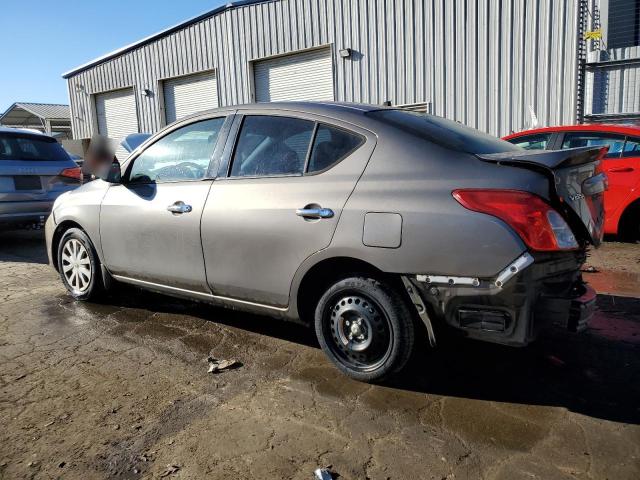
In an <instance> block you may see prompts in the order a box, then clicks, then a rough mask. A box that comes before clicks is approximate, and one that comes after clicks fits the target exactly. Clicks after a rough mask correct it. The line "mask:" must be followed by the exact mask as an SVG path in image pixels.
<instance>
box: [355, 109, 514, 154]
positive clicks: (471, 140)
mask: <svg viewBox="0 0 640 480" xmlns="http://www.w3.org/2000/svg"><path fill="white" fill-rule="evenodd" d="M367 115H369V116H370V117H373V118H375V119H377V120H379V121H381V122H382V123H385V124H387V125H390V126H392V127H395V128H397V129H399V130H402V131H404V132H407V133H410V134H412V135H415V136H417V137H420V138H422V139H424V140H428V141H430V142H432V143H435V144H436V145H440V146H441V147H444V148H448V149H450V150H456V151H459V152H466V153H499V152H509V151H519V150H521V149H520V148H519V147H516V146H515V145H512V144H510V143H509V142H505V141H504V140H501V139H499V138H496V137H492V136H491V135H488V134H486V133H482V132H479V131H478V130H475V129H473V128H469V127H466V126H464V125H462V124H460V123H458V122H454V121H452V120H447V119H444V118H441V117H436V116H434V115H425V114H422V113H417V112H407V111H403V110H374V111H372V112H368V113H367Z"/></svg>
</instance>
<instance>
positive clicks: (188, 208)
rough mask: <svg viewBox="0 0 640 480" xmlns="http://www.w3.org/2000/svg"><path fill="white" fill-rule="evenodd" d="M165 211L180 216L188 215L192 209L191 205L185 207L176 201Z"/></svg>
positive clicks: (182, 203) (181, 202)
mask: <svg viewBox="0 0 640 480" xmlns="http://www.w3.org/2000/svg"><path fill="white" fill-rule="evenodd" d="M167 210H169V211H170V212H171V213H178V214H180V213H189V212H190V211H191V210H193V208H191V205H187V204H186V203H184V202H183V201H181V200H178V201H177V202H176V203H174V204H173V205H169V206H168V207H167Z"/></svg>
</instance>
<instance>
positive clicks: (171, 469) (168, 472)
mask: <svg viewBox="0 0 640 480" xmlns="http://www.w3.org/2000/svg"><path fill="white" fill-rule="evenodd" d="M178 470H180V465H171V464H169V465H167V468H166V469H165V471H164V472H162V473H161V474H160V478H164V477H168V476H169V475H173V474H174V473H177V472H178Z"/></svg>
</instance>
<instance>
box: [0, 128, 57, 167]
mask: <svg viewBox="0 0 640 480" xmlns="http://www.w3.org/2000/svg"><path fill="white" fill-rule="evenodd" d="M1 160H35V161H40V160H47V161H54V162H55V161H66V160H69V154H68V153H67V152H65V150H64V148H62V145H60V144H59V143H58V142H56V141H55V140H54V139H53V138H50V137H37V136H35V135H28V134H24V135H22V134H16V133H8V134H7V133H0V161H1Z"/></svg>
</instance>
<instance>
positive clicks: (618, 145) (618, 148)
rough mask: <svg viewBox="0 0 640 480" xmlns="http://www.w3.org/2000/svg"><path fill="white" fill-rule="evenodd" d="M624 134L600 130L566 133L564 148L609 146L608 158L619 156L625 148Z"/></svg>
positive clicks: (563, 142)
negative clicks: (600, 131)
mask: <svg viewBox="0 0 640 480" xmlns="http://www.w3.org/2000/svg"><path fill="white" fill-rule="evenodd" d="M624 142H625V137H624V135H616V134H611V133H598V132H570V133H565V135H564V139H563V140H562V149H563V150H564V149H565V148H577V147H606V146H608V147H609V153H607V155H606V158H619V157H620V154H621V153H622V150H623V149H624Z"/></svg>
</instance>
